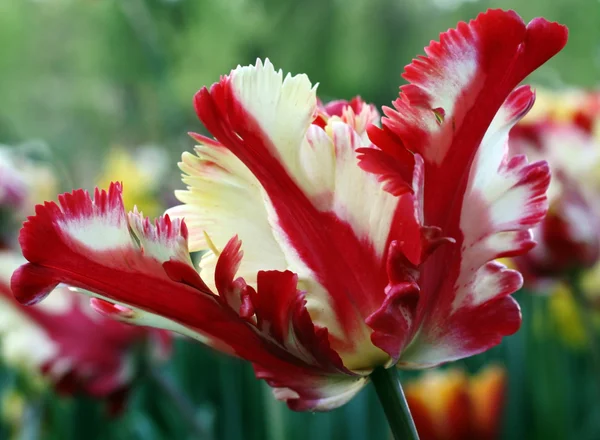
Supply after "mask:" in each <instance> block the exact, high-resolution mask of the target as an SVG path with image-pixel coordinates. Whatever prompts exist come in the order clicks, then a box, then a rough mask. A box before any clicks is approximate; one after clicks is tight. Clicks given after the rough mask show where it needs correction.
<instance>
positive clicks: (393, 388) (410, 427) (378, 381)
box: [371, 367, 419, 440]
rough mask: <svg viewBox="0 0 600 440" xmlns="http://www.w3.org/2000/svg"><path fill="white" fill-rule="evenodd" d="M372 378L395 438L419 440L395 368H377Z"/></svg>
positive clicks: (398, 439)
mask: <svg viewBox="0 0 600 440" xmlns="http://www.w3.org/2000/svg"><path fill="white" fill-rule="evenodd" d="M371 380H372V381H373V385H374V386H375V391H377V397H379V401H380V402H381V406H383V412H384V413H385V416H386V417H387V420H388V423H389V424H390V428H391V430H392V434H393V436H394V439H395V440H419V434H417V428H416V427H415V422H414V421H413V418H412V416H411V414H410V410H409V409H408V404H407V403H406V397H405V396H404V392H403V391H402V385H400V381H399V380H398V373H397V372H396V369H395V368H393V367H392V368H388V369H386V368H383V367H378V368H376V369H375V370H374V371H373V373H371Z"/></svg>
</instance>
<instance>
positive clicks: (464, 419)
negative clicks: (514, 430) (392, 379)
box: [404, 365, 506, 440]
mask: <svg viewBox="0 0 600 440" xmlns="http://www.w3.org/2000/svg"><path fill="white" fill-rule="evenodd" d="M404 391H405V394H406V399H407V401H408V405H409V407H410V410H411V412H412V415H413V418H414V421H415V424H416V426H417V430H418V431H419V436H420V438H421V440H494V439H496V438H498V435H499V433H500V427H501V421H502V412H503V406H504V399H505V393H506V371H505V370H504V368H502V367H499V366H497V365H492V366H488V367H486V368H484V369H483V370H481V371H479V372H478V373H477V374H476V375H473V376H469V375H467V374H466V373H465V372H464V371H463V370H460V369H448V370H437V371H429V372H426V373H425V374H423V375H422V376H421V377H419V378H418V379H416V380H413V381H410V382H407V383H405V384H404Z"/></svg>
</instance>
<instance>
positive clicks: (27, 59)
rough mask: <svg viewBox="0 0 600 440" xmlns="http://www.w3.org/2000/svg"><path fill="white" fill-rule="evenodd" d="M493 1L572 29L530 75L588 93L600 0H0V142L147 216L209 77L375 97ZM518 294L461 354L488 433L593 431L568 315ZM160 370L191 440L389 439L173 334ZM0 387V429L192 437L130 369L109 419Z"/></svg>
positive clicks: (357, 410) (73, 402)
mask: <svg viewBox="0 0 600 440" xmlns="http://www.w3.org/2000/svg"><path fill="white" fill-rule="evenodd" d="M489 7H501V8H504V9H508V8H510V9H515V10H516V11H517V12H518V13H519V14H520V15H521V16H522V17H523V18H524V19H525V20H526V21H528V20H530V19H532V18H533V17H535V16H544V17H546V18H548V19H551V20H554V21H560V22H562V23H564V24H566V25H568V26H569V28H570V41H569V43H568V45H567V47H566V49H565V50H564V51H562V52H561V53H560V54H559V55H558V56H557V57H555V58H554V59H553V60H551V61H550V62H549V63H548V64H547V65H545V66H544V67H543V68H541V69H540V70H539V71H538V72H536V73H535V74H534V75H533V76H532V77H530V79H529V80H528V82H529V83H533V84H537V85H541V86H544V87H549V88H562V87H566V86H576V87H585V88H593V87H596V86H597V85H598V82H599V80H600V2H598V0H527V1H523V0H514V1H496V2H492V1H484V0H480V1H477V0H474V1H473V0H470V1H460V0H303V1H298V0H0V143H1V144H7V145H11V146H14V147H17V148H19V149H21V150H23V151H27V152H28V154H31V155H32V156H36V157H38V158H40V159H41V160H44V161H47V162H48V163H51V165H52V167H53V168H54V169H55V170H56V173H57V177H58V179H59V183H58V186H59V190H60V191H67V190H71V189H72V188H79V187H84V188H93V186H94V185H96V184H105V182H106V181H107V180H109V179H111V178H112V179H120V180H123V181H124V182H125V192H126V193H127V191H128V189H129V188H131V191H137V190H139V191H140V192H142V193H143V192H144V191H143V189H144V188H145V187H146V186H152V197H153V199H152V200H148V201H147V203H148V207H147V209H146V211H150V212H152V210H155V211H156V212H159V211H160V209H161V205H162V206H163V207H165V206H168V205H169V204H170V203H172V202H173V199H172V195H171V194H172V191H173V190H174V189H180V188H183V185H182V184H181V183H180V182H179V180H178V179H179V171H178V169H177V166H176V162H177V161H178V158H179V157H180V155H181V153H182V152H183V151H189V150H191V148H192V146H193V141H192V140H191V139H190V138H189V137H188V136H187V135H186V133H187V132H188V131H200V130H202V127H201V125H200V123H199V122H198V121H197V119H196V117H195V114H194V111H193V107H192V96H193V94H194V93H195V92H196V91H197V90H198V89H199V88H200V87H202V86H203V85H208V84H211V83H213V82H215V81H216V80H218V78H219V75H221V74H225V73H228V72H229V70H230V69H232V68H234V67H235V66H236V65H238V64H242V65H243V64H249V63H253V62H254V61H255V59H256V58H257V57H260V58H264V57H268V58H270V59H271V61H272V62H273V63H274V64H275V66H276V67H280V68H282V69H283V70H284V71H290V72H293V73H299V72H305V73H307V74H308V75H309V77H310V78H311V80H312V81H313V82H319V84H320V85H319V94H320V96H321V98H322V99H323V100H325V101H327V100H330V99H333V98H346V99H348V98H351V97H353V96H355V95H357V94H360V95H361V96H362V97H363V98H364V99H365V100H367V101H371V102H374V103H375V104H377V105H378V106H380V105H384V104H388V103H389V102H391V101H392V100H393V99H394V98H395V97H396V95H397V88H398V86H399V85H400V84H402V83H403V82H402V80H401V78H400V74H401V72H402V70H403V66H404V65H406V64H408V63H409V62H410V60H411V59H412V58H413V57H414V56H416V55H417V54H421V53H423V47H424V46H425V45H427V44H428V42H429V41H430V40H431V39H435V38H437V36H438V34H439V33H440V32H442V31H445V30H446V29H448V28H450V27H454V26H455V25H456V23H457V22H458V21H461V20H468V19H471V18H474V17H475V16H476V15H477V13H479V12H481V11H484V10H486V9H487V8H489ZM147 147H152V148H151V149H150V150H149V149H148V148H147ZM141 149H143V150H141ZM140 151H143V153H140ZM148 151H150V153H148ZM129 154H131V155H129ZM142 156H143V157H142ZM140 168H141V169H140ZM140 187H142V189H139V188H140ZM138 200H139V199H138ZM138 203H139V201H138ZM516 297H517V299H518V300H519V302H520V303H521V305H522V306H523V309H524V324H523V328H522V330H521V331H520V332H518V333H517V334H516V335H514V336H512V337H509V338H506V339H505V340H504V342H503V343H502V345H501V346H499V347H497V348H495V349H493V350H491V351H490V352H488V353H484V354H483V355H480V356H476V357H474V358H471V359H468V360H466V361H463V362H459V363H457V364H458V365H460V366H461V367H462V368H464V369H466V371H469V372H476V371H478V370H479V369H480V368H482V367H483V366H484V365H486V364H488V363H490V362H492V361H494V362H496V363H498V364H500V365H504V366H505V367H506V368H507V371H508V393H507V396H506V403H505V405H504V409H503V418H502V434H501V438H504V439H532V440H535V439H580V440H585V439H589V440H594V439H599V438H600V416H599V415H600V388H599V387H598V382H596V379H598V378H597V377H596V376H597V375H595V374H594V373H593V370H592V363H591V362H590V354H589V353H588V351H587V348H586V343H585V336H581V335H579V336H578V334H577V332H578V331H579V332H580V333H581V330H580V327H581V324H580V323H579V322H578V318H577V316H576V312H573V313H572V314H571V315H569V313H570V312H568V311H567V312H565V311H564V310H562V309H560V306H556V304H555V303H553V302H551V300H550V297H549V296H543V295H532V294H529V293H528V292H520V293H518V294H517V295H516ZM557 307H558V308H559V311H558V312H553V310H554V309H556V308H557ZM571 312H572V311H571ZM565 316H567V318H565ZM572 316H574V317H572ZM578 326H579V327H578ZM573 334H575V336H573ZM582 338H583V339H584V340H583V342H582ZM574 340H575V342H573V341H574ZM161 369H162V373H163V374H164V375H165V377H167V378H168V380H170V381H171V382H172V385H173V386H175V387H177V388H178V389H179V390H180V391H181V390H183V391H184V392H185V394H186V395H187V396H188V397H189V399H191V400H192V402H193V404H194V407H195V411H196V412H197V414H196V416H197V417H198V420H199V423H200V424H201V425H202V429H204V432H205V438H212V439H225V440H233V439H272V440H277V439H288V438H289V439H303V438H311V439H323V440H324V439H350V440H351V439H356V440H358V439H367V438H368V439H387V438H389V435H388V431H387V423H386V421H385V418H384V416H383V413H382V411H381V410H380V407H379V404H378V402H377V400H376V397H375V395H374V393H373V391H372V390H371V389H368V390H365V391H363V392H361V394H360V395H359V396H358V397H357V398H356V399H354V400H353V401H351V402H350V403H349V404H348V405H346V406H345V407H343V408H340V409H338V410H336V411H333V412H332V413H328V414H298V413H292V412H290V411H288V410H287V408H286V407H285V406H284V405H282V404H280V403H279V402H276V401H274V400H273V399H272V397H271V393H270V390H269V389H268V388H267V387H266V386H265V385H264V384H263V383H261V382H259V381H257V380H256V379H254V377H253V372H252V370H251V368H250V366H249V365H246V364H244V363H243V362H241V361H237V360H235V359H230V358H227V357H224V356H222V355H219V354H215V353H213V352H211V351H210V350H208V349H206V348H204V347H201V346H199V345H197V344H194V343H191V342H189V341H186V340H184V339H179V340H177V341H176V343H175V352H174V355H173V357H172V359H171V360H170V361H169V362H168V363H167V364H165V365H163V366H162V367H161ZM413 376H415V374H407V373H403V375H402V377H403V378H404V379H405V380H410V379H411V378H412V377H413ZM0 390H1V391H0V392H1V398H2V408H1V411H0V413H1V414H0V416H1V417H0V439H9V438H23V439H25V438H27V439H36V438H44V439H57V440H58V439H60V440H79V439H84V438H85V439H109V438H110V439H144V440H153V439H156V440H159V439H186V438H197V437H195V436H194V435H191V434H189V432H190V429H189V425H188V424H187V422H186V420H185V417H183V415H182V414H181V412H180V411H178V410H177V409H176V407H175V406H174V405H173V404H172V403H171V402H170V399H169V398H168V397H165V395H164V393H163V391H162V390H160V389H159V388H158V387H157V385H156V384H155V382H153V381H152V380H150V379H146V378H143V377H142V378H140V380H139V383H138V384H137V385H136V387H135V389H134V390H133V394H132V396H131V399H130V402H129V404H128V405H127V407H126V409H125V411H124V413H123V414H122V415H121V416H120V417H117V418H111V417H109V416H108V415H107V414H106V411H105V408H104V406H103V405H102V404H100V403H99V402H96V401H94V400H92V399H90V398H86V397H83V396H79V397H77V396H76V397H71V398H64V397H58V396H56V395H55V394H54V393H53V391H51V390H50V389H48V390H46V391H45V392H44V393H43V395H42V397H36V399H35V401H33V400H32V399H31V398H30V397H29V394H28V386H25V385H23V384H22V381H21V380H20V379H19V373H18V372H15V371H14V369H8V368H4V369H3V370H2V372H0ZM38 394H39V393H38Z"/></svg>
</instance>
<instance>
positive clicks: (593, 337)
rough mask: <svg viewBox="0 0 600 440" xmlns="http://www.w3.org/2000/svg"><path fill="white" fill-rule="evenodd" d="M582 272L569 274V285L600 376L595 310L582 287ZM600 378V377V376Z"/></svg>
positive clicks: (599, 343) (599, 344) (599, 346)
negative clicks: (593, 317)
mask: <svg viewBox="0 0 600 440" xmlns="http://www.w3.org/2000/svg"><path fill="white" fill-rule="evenodd" d="M581 275H582V273H581V272H580V271H573V272H572V273H571V274H569V285H570V286H571V291H572V292H573V298H574V299H575V303H576V304H577V308H578V309H579V315H580V316H581V321H582V323H583V326H584V328H585V333H586V336H587V340H588V347H589V349H590V353H591V356H592V362H593V364H594V369H595V372H596V374H598V375H600V340H599V339H598V336H597V333H596V329H595V328H594V322H593V321H592V314H591V312H592V311H593V309H591V308H590V304H589V301H588V300H587V299H586V297H585V293H584V291H583V287H582V285H581ZM599 377H600V376H599ZM599 385H600V384H599Z"/></svg>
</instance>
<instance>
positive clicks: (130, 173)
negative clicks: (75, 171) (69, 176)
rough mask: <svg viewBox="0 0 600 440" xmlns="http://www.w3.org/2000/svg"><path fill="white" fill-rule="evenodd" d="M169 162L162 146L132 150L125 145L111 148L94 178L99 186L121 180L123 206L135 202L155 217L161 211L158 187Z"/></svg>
mask: <svg viewBox="0 0 600 440" xmlns="http://www.w3.org/2000/svg"><path fill="white" fill-rule="evenodd" d="M167 163H169V161H168V159H167V158H166V153H165V152H164V150H162V149H160V148H158V147H141V148H139V149H137V150H135V151H134V152H132V151H129V150H126V149H125V148H112V149H111V150H110V151H109V153H108V155H107V157H106V162H105V164H104V167H103V170H102V173H101V174H100V176H99V178H98V179H97V185H98V186H99V187H105V186H109V185H110V182H112V181H115V180H116V181H121V182H122V183H123V185H124V186H125V188H127V192H126V193H125V194H123V202H124V204H125V208H126V209H133V207H134V206H137V207H138V210H140V211H142V212H143V213H144V214H145V215H147V216H150V217H154V216H158V215H160V214H162V212H163V211H164V209H163V206H162V203H161V201H160V199H159V191H160V188H161V186H162V183H163V182H164V178H165V175H166V166H165V165H166V164H167Z"/></svg>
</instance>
